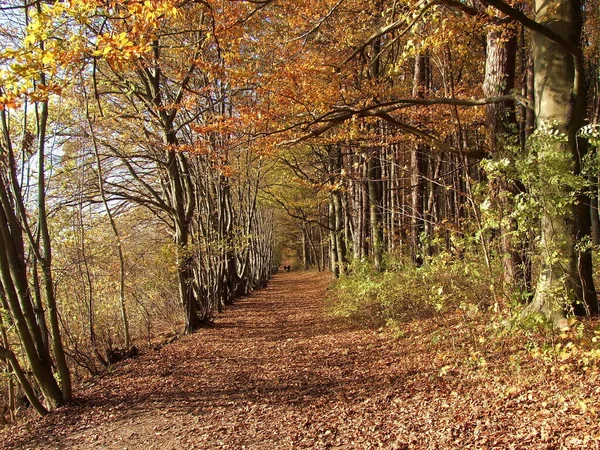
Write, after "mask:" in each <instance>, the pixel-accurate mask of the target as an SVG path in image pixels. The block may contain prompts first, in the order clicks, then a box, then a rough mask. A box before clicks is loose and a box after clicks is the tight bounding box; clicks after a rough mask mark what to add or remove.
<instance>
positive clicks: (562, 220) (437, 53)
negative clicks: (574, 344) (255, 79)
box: [284, 0, 598, 326]
mask: <svg viewBox="0 0 600 450" xmlns="http://www.w3.org/2000/svg"><path fill="white" fill-rule="evenodd" d="M597 9H598V5H597V4H596V3H594V2H593V1H587V2H567V1H560V0H557V1H535V2H503V1H473V2H454V1H432V2H426V1H423V2H415V3H412V2H405V3H402V4H399V3H397V2H389V3H388V2H372V3H369V4H368V5H365V6H363V7H362V8H358V7H357V8H355V9H354V8H353V6H352V4H351V3H350V2H341V3H332V4H330V5H329V9H328V12H327V13H326V14H323V15H322V16H321V19H322V20H316V21H313V26H312V27H310V26H306V28H305V29H307V30H308V31H306V33H305V34H304V35H303V36H304V41H303V46H304V49H303V51H304V53H303V54H304V55H310V56H305V58H306V61H308V62H307V63H306V64H311V63H310V61H314V60H313V59H312V58H318V59H319V61H321V62H322V63H323V64H325V65H329V66H331V67H333V68H334V69H333V70H332V71H331V72H329V73H326V75H325V76H323V75H321V77H320V80H321V82H322V83H323V84H322V85H321V87H322V91H321V95H322V93H323V92H325V93H326V95H327V96H328V100H327V101H323V100H322V99H321V98H320V96H316V95H314V94H311V93H310V92H308V90H307V92H303V97H300V96H298V97H297V98H302V99H303V105H304V104H306V103H307V101H306V98H313V99H314V101H315V108H314V109H313V110H311V113H310V114H305V113H304V114H297V115H296V116H295V117H296V118H298V117H302V119H301V120H298V121H297V122H296V123H298V122H300V123H301V124H300V125H299V126H298V129H299V134H297V135H296V137H295V138H294V139H292V142H296V143H301V142H309V141H308V140H307V139H312V140H311V141H310V142H311V146H306V145H305V146H304V147H303V148H304V150H303V155H304V160H302V161H301V160H300V159H298V157H297V156H296V157H294V159H290V158H285V157H284V159H285V161H284V166H286V167H291V171H292V172H293V173H294V174H295V176H296V177H297V178H298V179H301V180H302V183H304V184H306V183H310V184H311V185H312V186H313V187H315V189H320V190H321V191H327V192H328V193H329V213H328V215H327V216H321V218H320V221H321V224H322V226H323V227H326V228H327V229H328V230H329V232H330V234H331V239H330V242H331V257H330V260H331V262H332V270H333V271H334V273H335V274H343V273H344V272H345V271H346V270H347V269H346V268H347V266H348V263H349V262H350V260H352V259H353V258H358V259H360V258H363V257H365V256H368V257H370V258H371V260H372V262H373V264H374V267H375V269H376V270H382V269H383V266H384V255H385V253H386V252H391V251H400V253H403V254H405V255H407V256H409V257H410V258H411V259H412V261H413V263H414V264H416V265H420V264H422V263H423V262H424V261H426V259H427V258H428V257H431V256H433V255H434V254H435V253H437V252H439V251H440V250H442V249H446V250H447V251H448V252H449V253H451V254H453V255H455V256H456V257H462V256H461V255H462V252H461V246H463V245H464V242H465V239H464V238H468V239H470V240H471V241H474V242H476V243H478V246H479V247H480V251H481V253H482V254H483V257H484V262H485V265H486V266H487V267H488V269H489V271H490V277H491V278H492V279H494V277H495V275H494V271H493V266H494V263H495V260H497V259H502V260H503V276H502V277H503V280H504V286H505V292H513V291H515V290H516V291H517V292H518V293H519V297H520V298H522V299H529V300H530V301H529V302H528V303H529V305H528V307H527V310H528V311H531V312H541V313H543V314H544V315H546V316H547V317H548V318H549V319H550V320H552V321H554V322H555V323H556V324H557V325H559V326H565V324H566V322H565V314H566V313H568V312H573V313H575V314H578V315H585V314H597V313H598V300H597V295H596V291H595V288H594V281H593V278H592V260H591V249H592V240H591V225H592V224H594V225H595V227H597V222H598V211H597V200H596V197H597V192H596V191H597V185H596V179H595V175H594V170H595V169H594V167H595V166H596V164H595V162H594V159H595V153H593V152H592V153H588V150H587V143H586V140H585V139H583V138H584V137H588V138H589V137H590V136H591V134H593V133H594V132H595V128H594V125H593V124H592V125H591V126H588V127H586V128H582V127H583V126H584V125H585V124H586V123H587V122H586V121H589V120H590V119H591V120H593V121H595V119H594V117H596V116H597V113H596V112H597V110H598V107H597V105H598V96H597V91H596V83H595V81H594V80H596V79H597V71H598V69H597V67H598V66H597V61H596V56H595V53H594V52H595V49H596V47H597V40H596V37H595V23H596V20H597V13H598V11H597ZM350 22H352V24H353V25H352V26H350V25H349V23H350ZM315 24H316V25H315ZM344 25H346V26H348V28H347V29H352V33H345V34H343V32H342V31H341V30H342V27H343V26H344ZM584 31H585V35H583V34H582V33H583V32H584ZM342 37H344V38H345V39H346V41H350V43H351V45H349V46H348V45H341V44H339V42H341V39H342ZM290 40H291V39H290ZM317 55H318V56H317ZM586 80H588V81H586ZM589 80H592V82H590V81H589ZM328 85H335V86H337V88H338V91H337V92H334V93H330V92H329V91H328V90H327V89H328V87H327V86H328ZM312 88H313V89H314V85H313V86H312ZM311 96H312V97H311ZM587 99H589V101H588V100H587ZM322 103H325V104H326V105H327V106H326V107H325V108H323V107H320V104H322ZM594 124H595V122H594ZM582 130H583V131H582ZM590 133H591V134H590ZM292 166H293V167H292ZM492 238H496V239H495V240H492ZM468 239H467V240H468ZM534 275H535V278H533V277H534ZM529 292H533V297H532V298H531V297H530V296H529Z"/></svg>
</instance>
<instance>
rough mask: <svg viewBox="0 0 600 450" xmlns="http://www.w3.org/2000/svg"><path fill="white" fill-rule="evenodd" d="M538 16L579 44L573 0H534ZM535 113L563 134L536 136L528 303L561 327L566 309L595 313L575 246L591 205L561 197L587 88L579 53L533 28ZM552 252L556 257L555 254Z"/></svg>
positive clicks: (542, 124) (575, 163)
mask: <svg viewBox="0 0 600 450" xmlns="http://www.w3.org/2000/svg"><path fill="white" fill-rule="evenodd" d="M535 11H536V20H537V21H538V22H539V23H542V24H544V25H545V26H547V27H548V28H550V29H551V30H552V31H553V32H554V33H556V34H557V35H559V36H561V37H562V38H564V39H566V40H567V41H569V42H573V43H578V42H579V39H580V33H581V26H582V22H581V21H582V17H581V3H580V1H577V0H572V1H566V0H552V1H548V0H536V1H535ZM532 41H533V60H534V72H535V112H536V116H537V127H538V129H540V128H546V129H548V128H549V129H552V130H558V131H559V132H560V133H563V134H564V135H566V140H556V139H551V138H546V139H544V137H543V136H542V137H541V138H540V142H538V144H537V147H538V161H539V167H540V177H541V180H542V182H544V181H548V183H545V184H543V185H541V186H539V187H537V192H536V193H537V194H538V195H539V198H540V202H541V203H542V204H541V207H542V211H543V216H542V224H541V227H542V228H541V244H540V246H541V256H542V260H541V267H540V273H539V279H538V284H537V288H536V292H535V296H534V299H533V302H532V303H531V304H530V305H529V308H528V310H530V311H539V312H541V313H543V314H544V315H545V316H547V317H548V318H549V319H550V320H552V321H553V322H554V323H555V324H556V325H557V326H559V327H565V326H566V325H567V324H566V320H565V308H568V307H570V306H571V305H574V307H575V310H576V312H578V313H582V312H585V311H589V312H591V313H597V311H598V301H597V297H596V293H595V288H594V283H593V280H592V276H591V275H592V264H591V255H590V254H589V252H585V253H579V254H578V251H577V250H576V245H577V243H578V241H579V240H580V239H581V238H583V237H585V236H589V231H590V230H589V209H588V207H587V206H585V199H584V198H582V197H583V196H582V195H579V196H578V197H579V198H577V200H576V204H572V203H567V204H566V205H565V200H567V199H569V197H570V196H571V195H572V190H573V188H572V186H569V184H568V183H567V182H566V181H565V180H564V179H560V178H558V179H559V182H556V181H552V182H550V181H551V180H556V178H557V174H558V176H559V177H560V175H564V176H565V177H567V176H569V175H572V174H575V175H578V174H579V173H580V165H579V161H580V160H581V158H582V157H583V156H584V155H583V154H581V149H582V146H581V145H580V146H579V147H578V145H577V142H576V137H575V135H576V132H577V131H578V129H579V128H580V127H581V126H582V124H583V119H584V117H585V112H586V111H585V108H586V106H585V92H584V89H585V87H584V83H583V71H582V68H583V64H582V61H581V60H580V58H582V55H581V54H578V55H575V57H574V55H572V54H570V53H569V52H567V51H566V50H565V49H564V48H563V47H562V46H560V45H558V44H556V43H554V42H553V41H551V40H549V39H548V38H546V37H544V36H542V35H540V34H539V33H533V36H532ZM557 255H558V257H557Z"/></svg>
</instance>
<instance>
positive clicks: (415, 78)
mask: <svg viewBox="0 0 600 450" xmlns="http://www.w3.org/2000/svg"><path fill="white" fill-rule="evenodd" d="M599 7H600V5H599V4H598V2H597V1H596V0H589V1H562V0H535V1H517V0H515V1H506V2H505V1H496V0H480V1H475V0H473V1H460V0H431V1H427V0H422V1H417V2H413V1H400V0H395V1H385V0H378V1H368V2H364V1H356V0H336V1H330V0H318V1H284V0H279V1H278V0H264V1H261V0H254V1H252V0H249V1H226V0H206V1H204V0H189V1H188V0H180V1H174V0H148V1H126V2H114V1H102V0H74V1H70V2H61V1H57V2H43V1H37V0H35V1H25V2H17V1H15V2H13V1H4V2H1V3H0V34H1V35H2V36H1V39H0V41H1V42H2V44H0V80H1V82H0V104H1V105H2V110H1V111H0V128H1V137H0V154H1V159H0V165H1V174H0V300H1V302H2V315H1V322H0V330H1V332H2V336H1V337H2V346H1V347H0V358H1V359H2V361H3V363H4V364H3V370H4V377H3V378H2V390H1V392H2V393H1V394H0V396H1V401H2V404H3V405H4V406H5V409H4V420H14V419H15V414H16V412H17V411H18V410H22V409H23V404H24V403H27V404H30V405H31V406H32V407H33V408H34V409H35V410H37V411H38V412H39V413H41V414H45V413H47V412H48V411H49V410H52V409H54V408H56V407H59V406H61V405H64V404H65V403H68V402H69V401H70V400H71V398H72V386H73V385H77V383H78V382H79V381H81V380H83V379H85V378H86V377H88V376H90V375H96V374H98V373H100V372H102V371H104V370H106V368H107V367H110V366H111V365H112V364H114V363H116V362H117V361H118V360H120V359H123V358H126V357H129V356H133V355H134V354H136V352H137V351H139V349H143V348H146V347H147V346H160V345H164V344H165V343H167V342H169V341H170V340H171V339H173V338H174V337H175V336H176V334H175V333H178V332H183V333H190V332H193V331H194V330H196V329H198V328H199V327H202V326H205V325H208V324H210V323H211V322H212V321H213V320H214V319H215V317H216V316H217V314H218V313H220V312H221V311H222V310H223V309H224V308H225V307H226V306H227V305H231V304H232V303H233V302H234V300H235V299H236V298H239V297H241V296H245V295H247V294H249V293H250V292H251V291H252V290H255V289H257V288H261V287H264V286H266V284H267V282H268V280H269V278H270V276H271V275H272V274H273V273H274V271H275V270H276V268H277V267H278V266H279V264H280V263H281V262H282V261H285V262H289V261H291V262H293V264H294V267H295V269H309V268H315V269H317V270H319V271H323V270H330V271H331V272H332V274H333V276H334V277H336V278H339V281H337V282H336V284H335V289H334V293H333V295H332V300H331V311H332V313H333V314H337V315H340V316H343V317H347V318H351V319H355V320H358V321H360V322H362V323H368V324H371V325H374V326H377V327H378V326H381V325H387V326H389V327H390V328H391V329H392V330H395V331H396V332H397V333H399V334H402V333H403V327H404V325H405V324H406V323H409V322H410V321H412V320H414V319H418V318H426V317H432V316H436V315H438V316H439V315H445V314H452V313H454V312H456V311H459V312H462V314H464V320H470V319H469V318H470V317H472V316H473V315H479V316H485V318H486V320H487V321H489V322H488V323H490V324H494V326H496V327H499V328H501V329H502V330H504V331H502V333H512V332H513V330H514V329H525V330H529V331H531V333H529V332H527V333H526V334H527V335H528V336H529V337H528V338H529V339H532V341H531V342H537V343H536V344H535V345H534V347H535V348H536V349H538V350H539V349H540V348H541V349H542V350H540V354H543V355H546V356H547V355H548V354H550V355H552V357H555V358H565V360H566V359H568V358H573V359H574V360H575V361H576V364H577V365H578V367H579V366H584V367H592V366H594V367H595V365H596V364H597V362H598V358H600V349H599V348H598V345H597V338H596V336H595V335H596V334H597V330H596V329H595V328H594V323H595V322H593V321H589V320H588V319H585V320H583V319H582V320H581V321H577V319H575V317H577V316H579V317H586V316H588V317H589V316H595V315H597V314H598V312H599V306H598V299H597V295H596V291H595V288H594V273H593V267H594V264H593V259H594V258H595V256H596V250H597V245H599V244H600V219H599V216H598V156H597V153H596V148H597V146H598V144H599V143H600V140H599V129H598V125H597V124H598V119H599V116H600V103H599V98H598V91H599V89H598V88H599V65H598V63H599V61H598V45H599V39H598V30H599V29H600V28H599V26H600V25H599V24H598V20H599V15H600V9H599ZM519 327H521V328H519ZM569 327H571V330H572V331H571V333H572V334H569V335H568V339H569V340H568V342H567V343H560V344H557V342H556V340H555V338H556V336H557V334H556V333H558V332H557V331H556V330H558V329H562V330H566V329H567V328H569ZM507 330H508V331H507ZM502 333H500V332H499V335H498V337H497V338H498V339H502ZM535 339H538V340H537V341H535ZM540 342H541V344H540ZM548 342H549V344H548ZM538 344H539V345H538ZM546 344H547V345H546ZM540 345H541V347H540ZM544 345H545V346H544ZM557 345H558V346H557ZM23 398H26V399H27V400H26V401H25V400H23Z"/></svg>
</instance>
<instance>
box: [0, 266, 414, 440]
mask: <svg viewBox="0 0 600 450" xmlns="http://www.w3.org/2000/svg"><path fill="white" fill-rule="evenodd" d="M329 277H330V276H329V275H328V274H319V273H314V272H291V273H279V274H277V275H276V276H275V277H274V278H273V280H272V281H271V282H270V283H269V287H268V288H266V289H264V290H261V291H257V292H255V293H253V294H252V296H251V297H248V298H244V299H241V300H239V301H238V302H237V303H236V305H235V306H233V307H230V308H228V309H227V310H226V312H225V313H224V314H223V315H222V316H220V317H219V318H218V320H217V321H216V323H215V325H214V326H213V327H210V328H207V329H202V330H200V331H199V332H197V333H194V334H193V335H191V336H186V337H184V338H182V339H180V340H179V341H177V342H175V343H173V344H171V345H169V346H167V347H164V348H162V349H161V350H160V351H155V352H149V353H147V354H145V355H143V356H141V357H139V358H137V359H134V360H129V361H126V362H123V363H121V364H120V365H119V366H117V367H116V368H115V371H114V373H112V374H109V375H106V376H104V377H100V378H98V379H97V380H95V384H94V385H93V386H91V387H88V388H86V389H85V390H83V391H79V392H78V393H77V396H78V402H77V406H72V407H69V408H64V409H63V410H60V411H58V412H56V413H54V414H52V415H50V416H49V417H47V418H44V419H41V420H38V421H33V422H32V423H31V424H29V425H28V426H27V427H26V428H27V429H25V430H20V431H19V432H18V433H16V434H15V435H13V437H12V439H10V440H9V441H5V442H4V445H5V446H7V447H5V448H26V449H29V448H35V449H57V448H59V449H86V450H87V449H129V450H134V449H144V450H147V449H161V450H166V449H193V448H197V449H215V448H239V449H241V448H246V449H259V448H260V449H262V448H271V449H284V448H302V447H305V448H377V447H378V446H383V447H385V448H405V444H404V443H403V442H401V441H398V440H397V438H396V432H400V431H403V434H404V435H405V436H406V434H405V433H406V431H407V430H406V429H404V430H401V429H402V428H404V426H403V425H399V423H398V422H397V421H394V420H393V417H391V416H393V415H394V414H393V413H392V411H391V410H390V409H397V408H396V407H395V404H394V402H392V401H391V400H392V399H393V398H394V397H395V394H394V392H393V391H396V390H398V389H397V388H399V389H401V386H399V385H398V383H399V380H401V378H402V377H404V376H406V375H407V372H406V367H405V366H404V365H403V364H402V363H401V361H400V360H399V359H400V356H399V354H398V352H394V351H391V349H390V348H389V346H388V343H389V341H390V338H389V336H388V337H386V336H385V335H384V334H382V333H377V332H375V331H368V330H360V329H356V327H351V326H349V325H348V324H345V323H343V322H340V321H337V320H334V319H331V318H328V317H327V316H326V315H325V312H324V298H325V294H326V289H327V286H328V285H329V283H330V278H329ZM394 422H396V423H394ZM0 445H2V444H0Z"/></svg>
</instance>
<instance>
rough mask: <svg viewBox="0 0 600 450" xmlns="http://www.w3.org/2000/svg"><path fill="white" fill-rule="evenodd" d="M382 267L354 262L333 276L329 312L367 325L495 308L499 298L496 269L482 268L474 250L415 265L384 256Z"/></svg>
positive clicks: (395, 324) (446, 255)
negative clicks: (346, 271)
mask: <svg viewBox="0 0 600 450" xmlns="http://www.w3.org/2000/svg"><path fill="white" fill-rule="evenodd" d="M386 266H387V270H386V271H384V272H382V273H378V272H376V271H374V270H373V268H372V266H371V265H370V264H369V263H368V262H364V261H355V262H354V263H353V264H352V266H351V274H352V275H350V276H346V277H343V278H340V279H339V280H337V281H336V283H335V285H334V287H333V289H332V293H331V296H330V301H329V309H330V313H331V314H332V315H333V316H335V317H343V318H347V319H350V320H352V321H354V322H357V323H362V324H365V325H368V326H374V327H379V326H383V325H387V326H391V327H398V326H399V325H400V324H402V323H406V322H409V321H411V320H413V319H421V318H426V317H432V316H434V315H437V314H444V313H446V312H448V311H450V310H455V309H461V310H463V311H468V310H473V311H487V310H490V309H493V310H496V311H497V309H498V302H499V301H500V297H502V294H501V293H500V292H498V289H497V286H496V283H495V279H496V278H497V276H496V275H495V274H496V273H497V271H496V270H494V269H487V268H486V269H482V267H485V265H484V264H483V263H482V261H480V258H479V257H478V256H476V255H472V258H471V259H470V260H466V259H465V260H453V257H452V256H451V255H450V254H448V253H441V254H440V255H438V256H436V257H435V258H432V259H431V260H430V261H428V262H427V263H426V264H424V265H422V266H421V267H415V265H414V264H412V263H411V262H410V261H405V260H402V259H394V258H390V259H389V260H388V261H387V264H386Z"/></svg>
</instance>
